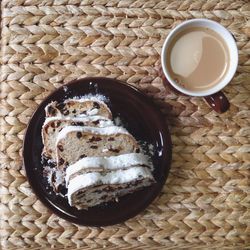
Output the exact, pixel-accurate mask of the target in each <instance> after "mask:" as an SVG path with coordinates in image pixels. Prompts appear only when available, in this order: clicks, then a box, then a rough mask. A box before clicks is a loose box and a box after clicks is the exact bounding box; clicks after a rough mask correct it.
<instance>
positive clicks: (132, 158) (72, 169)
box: [65, 153, 152, 183]
mask: <svg viewBox="0 0 250 250" xmlns="http://www.w3.org/2000/svg"><path fill="white" fill-rule="evenodd" d="M136 165H146V166H149V167H152V166H151V165H152V164H151V163H149V159H148V157H147V156H146V155H144V154H140V153H129V154H123V155H118V156H109V157H85V158H82V159H81V160H79V161H77V162H76V163H74V164H72V165H70V166H69V167H68V168H67V169H66V177H65V180H66V183H68V181H69V178H70V176H71V175H73V174H75V173H77V172H79V171H81V170H84V169H88V168H91V169H92V170H93V171H94V170H95V169H96V168H101V169H103V170H111V171H112V170H117V169H126V168H130V167H131V166H136Z"/></svg>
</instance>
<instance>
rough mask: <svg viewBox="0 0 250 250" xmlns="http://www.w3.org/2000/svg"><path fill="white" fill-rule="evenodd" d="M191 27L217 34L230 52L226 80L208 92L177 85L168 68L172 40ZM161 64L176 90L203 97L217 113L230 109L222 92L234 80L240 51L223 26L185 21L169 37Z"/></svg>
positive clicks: (198, 20)
mask: <svg viewBox="0 0 250 250" xmlns="http://www.w3.org/2000/svg"><path fill="white" fill-rule="evenodd" d="M190 27H205V28H209V29H212V30H214V31H215V32H217V33H218V34H219V35H220V37H221V38H222V39H224V41H225V44H226V45H227V47H228V51H229V58H230V59H229V67H228V70H227V73H226V75H225V76H224V78H223V79H222V80H221V81H220V82H219V83H218V84H216V85H214V86H212V87H211V88H210V89H208V90H201V91H191V90H188V89H185V88H183V87H182V86H180V85H177V84H176V83H175V81H174V79H172V78H171V76H170V73H169V69H168V67H167V49H168V47H169V45H170V44H171V42H172V39H173V38H174V37H175V36H176V34H177V33H179V32H180V31H183V30H185V29H187V28H190ZM161 64H162V70H163V73H164V76H165V77H166V80H167V83H168V84H170V85H171V86H172V87H173V88H174V89H175V90H177V91H179V92H181V93H183V94H185V95H189V96H202V97H204V98H205V100H206V101H207V102H208V104H209V105H210V106H211V107H212V108H213V109H214V110H215V111H217V112H225V111H226V110H227V109H228V108H229V102H228V100H227V98H226V96H225V95H224V94H223V93H222V92H221V90H222V89H223V88H224V87H225V86H226V85H227V84H228V83H229V82H230V81H231V80H232V78H233V76H234V74H235V72H236V69H237V66H238V49H237V45H236V42H235V39H234V37H233V36H232V34H231V33H230V32H229V31H228V30H227V29H226V28H224V27H223V26H222V25H220V24H219V23H217V22H215V21H211V20H208V19H191V20H188V21H184V22H183V23H181V24H179V25H177V26H176V27H175V28H174V29H173V30H172V31H171V32H170V33H169V34H168V36H167V38H166V40H165V42H164V44H163V48H162V53H161Z"/></svg>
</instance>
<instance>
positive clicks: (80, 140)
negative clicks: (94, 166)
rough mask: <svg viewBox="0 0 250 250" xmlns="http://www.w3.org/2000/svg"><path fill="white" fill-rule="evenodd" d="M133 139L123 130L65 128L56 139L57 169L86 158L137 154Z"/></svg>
mask: <svg viewBox="0 0 250 250" xmlns="http://www.w3.org/2000/svg"><path fill="white" fill-rule="evenodd" d="M138 151H139V146H138V143H137V141H136V140H135V138H134V137H133V136H132V135H131V134H129V133H128V132H127V131H126V130H125V129H122V128H120V127H116V126H111V127H106V128H92V127H78V126H75V127H66V128H64V129H63V130H61V131H60V132H59V135H58V138H57V146H56V152H57V163H58V168H64V167H66V166H68V165H71V164H73V163H75V162H76V161H78V160H79V159H81V158H83V157H87V156H111V155H120V154H125V153H132V152H138Z"/></svg>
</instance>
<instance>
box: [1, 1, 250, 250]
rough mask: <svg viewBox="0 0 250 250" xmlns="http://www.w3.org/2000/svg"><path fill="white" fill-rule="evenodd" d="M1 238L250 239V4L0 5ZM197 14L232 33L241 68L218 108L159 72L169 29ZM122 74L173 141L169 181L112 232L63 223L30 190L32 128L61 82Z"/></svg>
mask: <svg viewBox="0 0 250 250" xmlns="http://www.w3.org/2000/svg"><path fill="white" fill-rule="evenodd" d="M1 5H2V6H1V8H2V9H1V15H2V16H1V22H2V30H1V34H2V37H1V62H2V67H1V103H0V105H1V106H0V112H1V117H0V119H1V131H0V136H1V137H0V141H1V145H0V147H1V150H0V163H1V168H0V198H1V203H0V237H1V238H0V242H1V247H2V249H25V248H29V249H40V247H44V248H45V249H46V248H48V249H50V248H51V247H55V248H58V249H59V248H60V249H62V248H64V247H67V249H75V248H76V247H79V248H80V247H81V248H84V249H90V248H94V249H98V248H102V247H109V249H117V248H118V247H119V248H120V249H130V248H133V249H155V248H159V249H201V248H204V249H206V248H207V249H218V247H220V248H225V249H243V248H247V247H249V246H250V205H249V202H250V190H249V187H250V178H249V169H250V140H249V139H250V57H249V55H250V42H249V37H250V20H249V17H250V4H249V2H248V1H247V0H246V1H237V0H229V1H228V0H222V1H218V0H211V1H202V0H198V1H191V0H184V1H178V0H175V1H168V0H164V1H160V0H151V1H144V0H136V1H132V0H126V1H118V0H84V1H80V0H47V1H45V0H43V1H39V0H3V1H2V3H1ZM190 18H209V19H212V20H215V21H218V22H220V23H221V24H222V25H224V26H225V27H227V28H228V29H229V30H230V31H231V32H232V33H233V35H234V36H235V38H236V40H237V46H238V49H239V66H238V70H237V74H236V76H235V77H234V79H233V81H232V82H231V83H230V85H229V86H227V87H226V88H225V91H224V92H225V94H226V95H227V97H228V98H229V100H230V103H231V107H230V110H229V111H228V112H226V113H224V114H222V115H219V114H217V113H215V112H214V111H211V109H210V108H209V107H208V106H207V105H206V104H205V103H204V101H203V100H202V99H200V98H193V97H192V98H190V97H186V96H178V95H176V94H174V93H172V92H170V91H169V90H167V89H166V88H164V86H163V83H162V81H161V78H160V76H159V68H160V52H161V47H162V44H163V41H164V39H165V37H166V36H167V34H168V33H169V31H170V30H171V28H173V27H174V26H176V25H177V24H178V23H180V22H182V21H183V20H186V19H190ZM85 76H107V77H112V78H117V79H120V80H123V81H126V82H127V83H129V84H131V85H134V86H136V87H138V88H139V89H141V90H142V91H143V92H144V93H146V94H147V95H149V96H151V97H152V98H153V100H154V101H155V103H156V104H157V105H158V107H159V109H160V110H161V111H162V113H163V115H164V116H165V117H166V122H168V124H169V126H170V130H171V134H172V140H173V162H172V169H171V172H170V176H169V179H168V181H167V183H166V185H165V187H164V189H163V191H162V192H161V194H160V196H159V198H158V199H157V200H156V201H154V202H153V204H151V205H150V206H149V208H148V209H146V211H144V212H142V213H141V214H140V215H138V216H136V217H135V218H133V219H130V220H128V221H126V222H125V223H122V224H119V225H116V226H110V227H105V228H93V227H80V226H77V225H74V224H72V223H69V222H67V221H65V220H63V219H60V218H58V217H57V216H56V215H54V214H52V213H51V212H50V211H48V209H47V208H45V207H44V206H43V205H42V204H41V202H40V201H39V200H37V198H36V196H35V195H34V194H33V192H32V190H31V188H30V186H29V184H28V182H27V180H26V177H25V172H24V169H23V166H22V158H21V150H22V140H23V136H24V132H25V128H26V125H27V123H28V121H29V118H30V116H31V115H32V113H33V112H34V110H35V109H36V107H37V105H38V104H39V103H40V102H41V100H43V99H44V97H45V96H47V95H48V94H49V93H50V92H51V91H53V90H54V89H56V88H57V87H59V86H61V85H62V84H64V83H67V82H68V81H70V80H72V79H76V78H81V77H85Z"/></svg>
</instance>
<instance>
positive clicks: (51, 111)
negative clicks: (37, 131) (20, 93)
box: [45, 99, 112, 119]
mask: <svg viewBox="0 0 250 250" xmlns="http://www.w3.org/2000/svg"><path fill="white" fill-rule="evenodd" d="M45 112H46V117H52V116H86V115H100V116H104V117H106V118H109V119H112V113H111V111H110V109H109V108H108V106H107V105H106V104H105V103H104V102H102V101H98V100H89V99H83V100H81V99H76V100H75V99H70V100H66V101H64V102H56V101H54V102H51V103H50V104H49V105H47V107H46V108H45Z"/></svg>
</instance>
